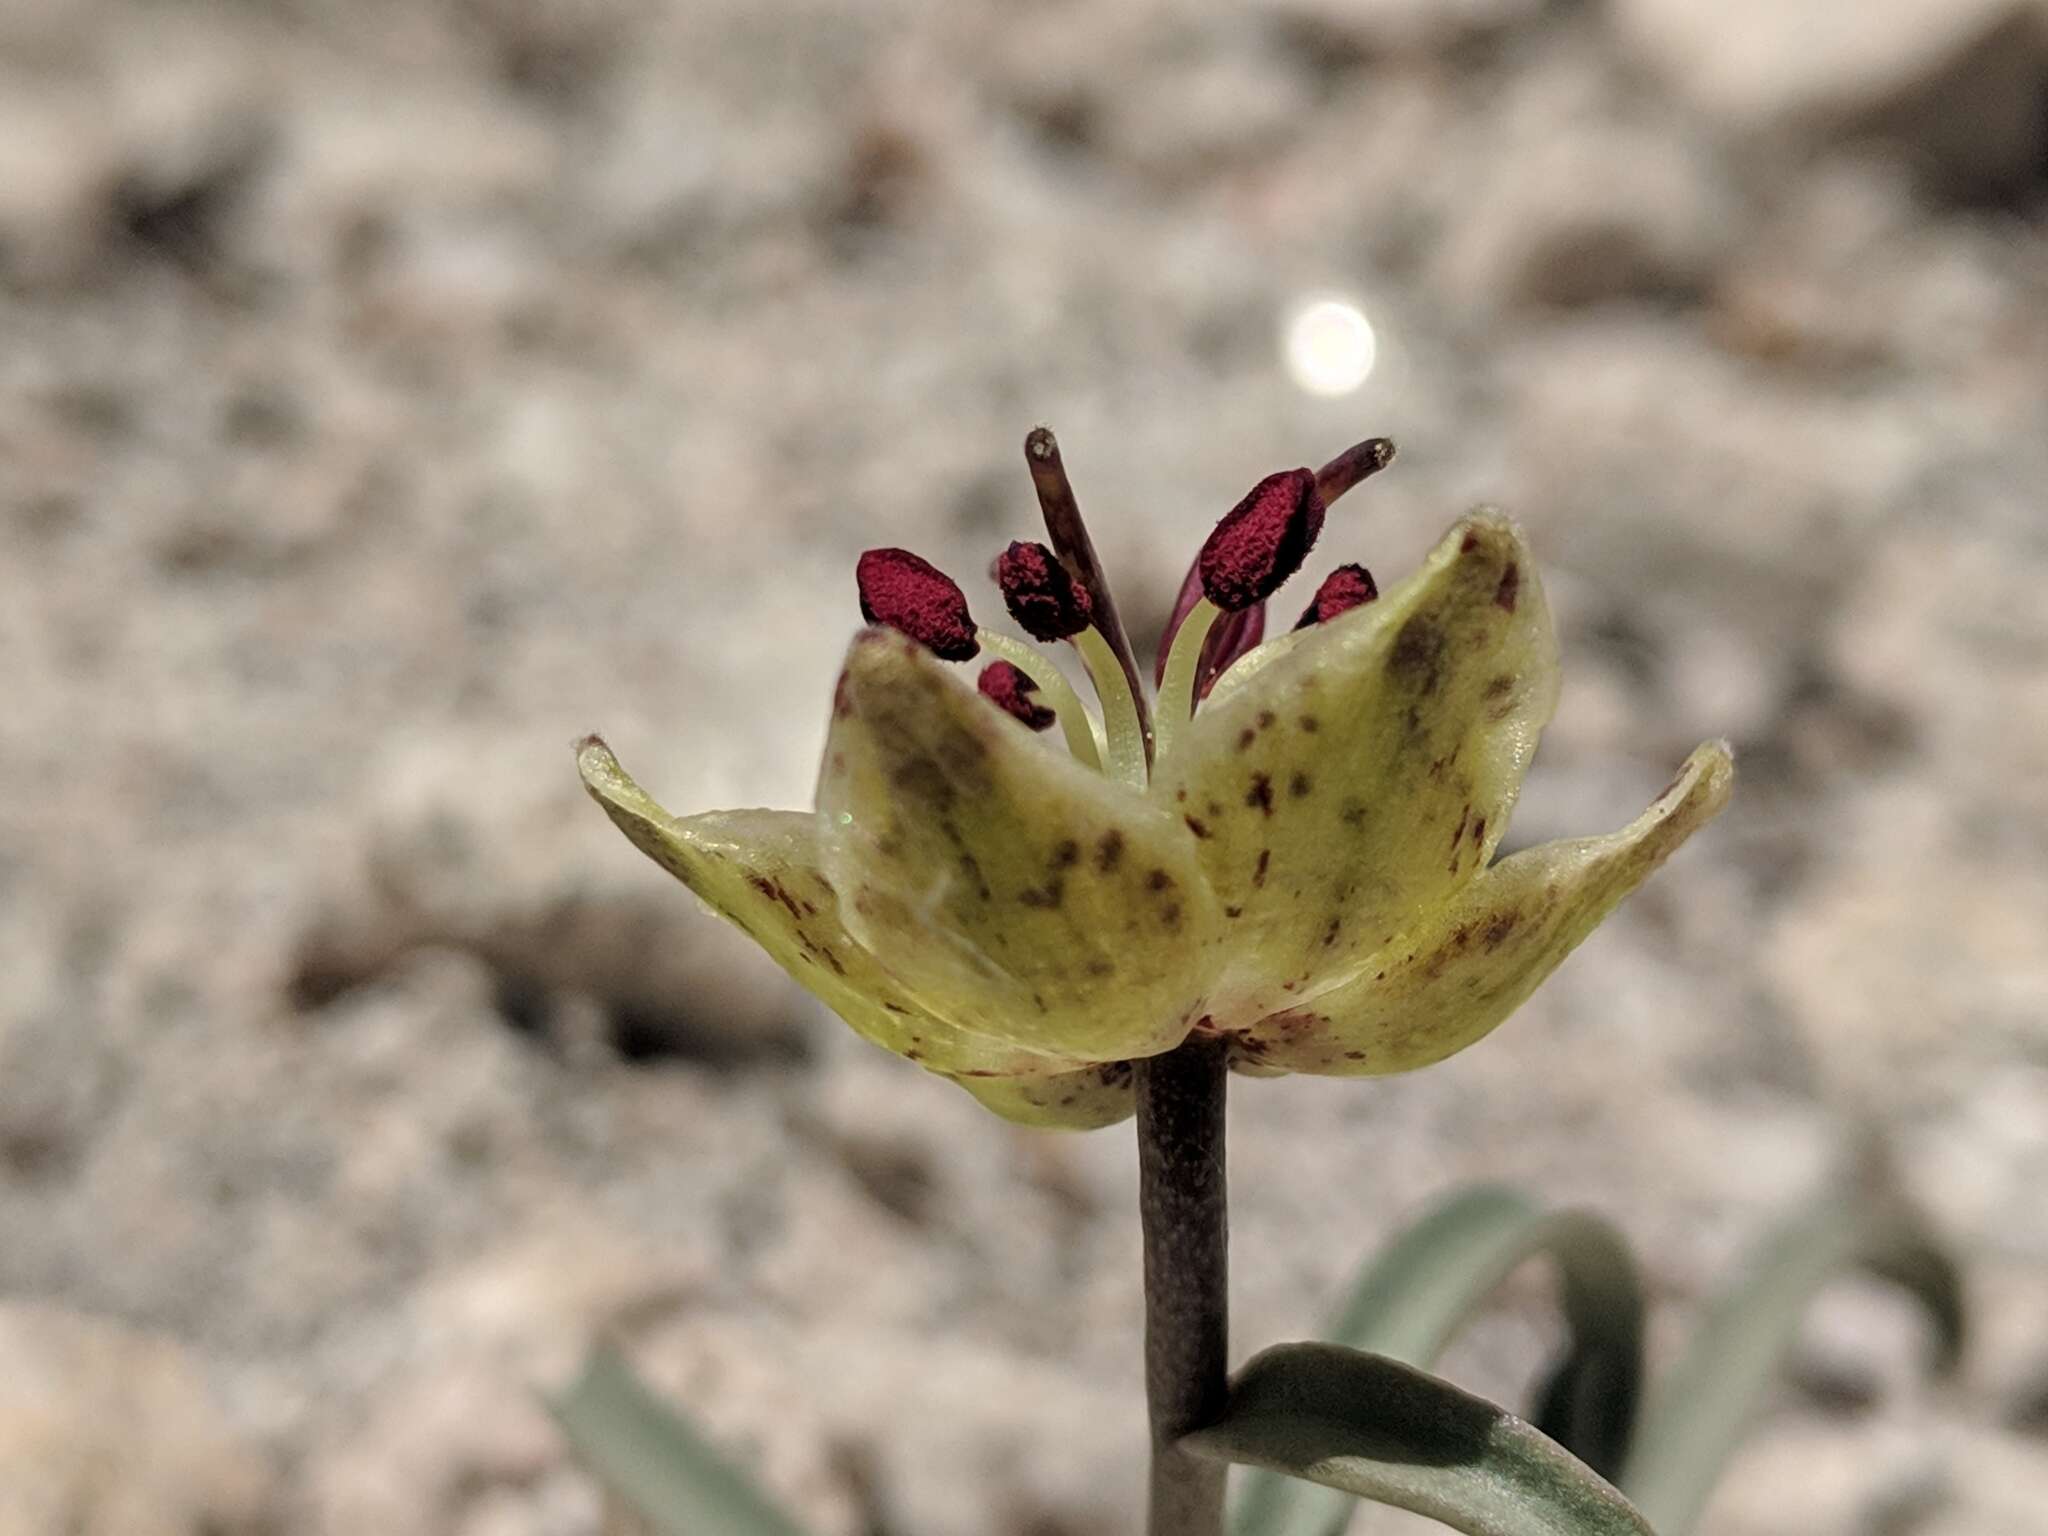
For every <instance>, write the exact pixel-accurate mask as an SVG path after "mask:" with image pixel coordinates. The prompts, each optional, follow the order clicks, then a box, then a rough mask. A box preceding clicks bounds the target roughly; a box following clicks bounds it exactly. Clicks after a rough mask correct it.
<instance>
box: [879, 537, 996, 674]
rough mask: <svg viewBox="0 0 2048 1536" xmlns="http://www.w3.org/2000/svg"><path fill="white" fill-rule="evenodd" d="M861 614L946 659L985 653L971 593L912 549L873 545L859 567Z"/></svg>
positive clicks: (967, 659)
mask: <svg viewBox="0 0 2048 1536" xmlns="http://www.w3.org/2000/svg"><path fill="white" fill-rule="evenodd" d="M854 580H855V581H856V582H857V583H858V584H859V586H860V613H861V617H862V618H864V619H866V620H867V621H868V622H869V623H870V624H886V625H888V626H889V628H891V629H893V630H897V631H899V632H901V633H903V634H906V635H908V636H910V638H911V639H913V640H915V641H917V643H918V644H920V645H922V646H923V647H924V648H925V649H926V650H928V651H930V652H931V653H932V654H933V655H934V656H937V657H939V658H940V659H941V660H944V661H972V660H973V659H974V658H975V657H976V656H977V655H979V654H980V652H981V642H980V641H979V640H977V639H975V637H974V618H973V616H972V615H971V614H970V613H968V611H967V594H966V593H964V592H962V591H961V590H960V588H959V585H958V584H957V583H956V582H955V581H954V580H953V578H952V577H950V576H948V575H947V574H946V573H945V572H944V571H942V570H940V569H939V568H938V567H937V566H935V565H933V564H932V563H931V562H930V561H929V560H925V559H922V558H920V557H919V556H917V555H913V554H912V553H911V552H910V551H909V550H907V549H871V550H869V551H867V552H866V553H865V554H863V555H862V556H861V557H860V563H859V564H858V565H856V566H855V567H854Z"/></svg>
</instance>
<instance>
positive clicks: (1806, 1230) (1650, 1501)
mask: <svg viewBox="0 0 2048 1536" xmlns="http://www.w3.org/2000/svg"><path fill="white" fill-rule="evenodd" d="M1853 1268H1862V1269H1865V1270H1868V1271H1869V1272H1870V1273H1872V1274H1874V1275H1877V1276H1878V1277H1880V1278H1882V1279H1886V1280H1890V1281H1892V1282H1894V1283H1896V1284H1898V1285H1900V1286H1901V1287H1903V1288H1904V1289H1905V1290H1906V1291H1907V1292H1909V1293H1910V1294H1911V1295H1912V1296H1913V1297H1914V1298H1915V1299H1916V1300H1918V1301H1919V1302H1920V1303H1921V1304H1922V1306H1924V1307H1925V1308H1926V1310H1927V1312H1928V1314H1929V1316H1930V1317H1931V1318H1932V1320H1933V1322H1934V1325H1935V1331H1936V1344H1937V1353H1936V1357H1935V1362H1934V1363H1935V1367H1936V1369H1937V1370H1939V1371H1942V1372H1946V1371H1948V1370H1951V1369H1953V1368H1954V1366H1955V1364H1956V1363H1957V1362H1958V1361H1959V1360H1960V1359H1961V1357H1962V1351H1963V1344H1964V1339H1965V1319H1964V1311H1963V1291H1962V1277H1961V1275H1960V1274H1959V1272H1958V1271H1957V1268H1956V1266H1955V1264H1954V1262H1953V1261H1952V1260H1951V1259H1950V1258H1949V1257H1948V1255H1947V1254H1946V1253H1945V1252H1944V1251H1943V1250H1942V1248H1941V1246H1940V1244H1939V1241H1938V1240H1937V1238H1936V1237H1935V1236H1934V1234H1933V1233H1932V1232H1931V1230H1930V1229H1929V1228H1928V1227H1927V1225H1926V1224H1925V1222H1924V1221H1923V1220H1922V1218H1920V1217H1919V1216H1918V1215H1917V1214H1916V1213H1915V1212H1914V1211H1913V1210H1912V1209H1911V1208H1910V1207H1909V1206H1908V1205H1907V1204H1906V1203H1905V1202H1904V1201H1903V1200H1902V1199H1901V1198H1899V1197H1898V1195H1897V1194H1896V1193H1895V1186H1894V1185H1893V1184H1891V1183H1890V1181H1889V1180H1888V1179H1887V1178H1886V1177H1885V1176H1884V1174H1883V1172H1882V1170H1881V1168H1878V1167H1877V1166H1875V1165H1872V1166H1867V1167H1865V1168H1863V1169H1861V1170H1859V1171H1857V1172H1856V1173H1854V1174H1852V1176H1851V1177H1849V1178H1848V1179H1846V1180H1842V1181H1840V1182H1837V1183H1836V1184H1834V1185H1833V1186H1831V1187H1830V1188H1829V1189H1828V1190H1827V1191H1826V1192H1825V1193H1824V1194H1823V1195H1822V1196H1821V1197H1820V1198H1818V1199H1817V1200H1815V1201H1814V1202H1813V1203H1812V1204H1811V1205H1810V1206H1808V1207H1807V1208H1806V1209H1804V1210H1801V1211H1799V1212H1797V1213H1796V1214H1795V1215H1794V1216H1793V1217H1792V1218H1791V1219H1790V1220H1788V1221H1786V1222H1785V1223H1784V1224H1783V1225H1782V1226H1781V1227H1779V1228H1778V1229H1777V1230H1776V1231H1775V1232H1773V1233H1772V1234H1771V1235H1770V1237H1768V1238H1767V1239H1766V1240H1765V1242H1764V1243H1763V1244H1762V1245H1761V1247H1760V1249H1759V1251H1758V1253H1757V1255H1756V1257H1755V1259H1754V1260H1753V1262H1752V1264H1751V1265H1750V1267H1749V1268H1748V1269H1747V1270H1746V1271H1745V1273H1744V1275H1743V1278H1742V1279H1741V1280H1740V1281H1739V1282H1738V1283H1737V1284H1736V1285H1735V1286H1734V1287H1733V1288H1732V1289H1731V1290H1729V1291H1728V1292H1727V1293H1725V1294H1724V1295H1723V1296H1722V1297H1721V1298H1720V1300H1719V1301H1718V1302H1716V1303H1715V1304H1714V1306H1713V1307H1712V1308H1711V1309H1710V1310H1709V1312H1708V1314H1707V1317H1706V1319H1705V1321H1704V1323H1703V1324H1702V1325H1701V1327H1700V1330H1699V1332H1698V1334H1697V1335H1696V1336H1695V1337H1694V1339H1693V1342H1692V1346H1691V1348H1690V1349H1689V1350H1688V1351H1687V1352H1686V1354H1685V1355H1684V1357H1683V1358H1682V1359H1681V1360H1680V1361H1679V1362H1678V1363H1677V1365H1676V1366H1674V1367H1673V1369H1672V1370H1671V1371H1670V1372H1669V1373H1668V1374H1667V1375H1666V1376H1664V1378H1663V1379H1662V1380H1661V1381H1660V1382H1659V1384H1658V1387H1657V1389H1656V1390H1655V1391H1654V1392H1653V1393H1652V1394H1651V1396H1650V1400H1649V1401H1648V1403H1647V1404H1645V1406H1644V1410H1643V1417H1642V1423H1641V1426H1640V1428H1639V1429H1638V1431H1637V1435H1636V1440H1635V1446H1634V1449H1633V1450H1632V1451H1631V1453H1630V1455H1629V1458H1628V1462H1627V1466H1626V1469H1625V1470H1624V1472H1623V1473H1622V1476H1621V1485H1622V1487H1624V1488H1626V1489H1627V1490H1628V1492H1629V1496H1630V1497H1631V1498H1633V1499H1634V1500H1635V1501H1636V1502H1637V1504H1638V1505H1640V1506H1641V1508H1642V1509H1643V1511H1644V1513H1645V1514H1647V1515H1648V1516H1649V1517H1650V1518H1651V1519H1652V1520H1653V1521H1655V1522H1656V1525H1657V1528H1658V1529H1659V1530H1660V1531H1662V1532H1663V1533H1664V1536H1685V1533H1686V1532H1688V1531H1690V1530H1691V1529H1692V1528H1693V1526H1694V1524H1695V1523H1696V1522H1697V1521H1698V1519H1699V1516H1700V1512H1701V1510H1702V1509H1704V1508H1705V1506H1706V1502H1707V1498H1708V1495H1709V1494H1710V1493H1711V1492H1712V1490H1713V1487H1714V1484H1715V1482H1716V1481H1717V1480H1718V1479H1719V1477H1720V1475H1721V1472H1722V1469H1723V1468H1724V1467H1725V1466H1726V1465H1727V1463H1728V1460H1729V1458H1730V1457H1731V1456H1732V1455H1733V1454H1734V1452H1735V1448H1736V1446H1737V1445H1738V1444H1740V1442H1741V1440H1742V1435H1743V1430H1744V1428H1745V1426H1746V1425H1747V1424H1748V1423H1749V1422H1750V1420H1751V1419H1752V1418H1753V1417H1754V1416H1755V1413H1756V1409H1757V1405H1758V1403H1759V1402H1760V1401H1761V1399H1762V1398H1763V1396H1764V1394H1765V1392H1766V1391H1767V1390H1768V1388H1769V1387H1770V1385H1771V1383H1772V1381H1773V1380H1774V1379H1775V1378H1776V1377H1777V1375H1778V1372H1779V1370H1780V1367H1781V1364H1782V1362H1783V1360H1784V1358H1785V1356H1786V1355H1787V1353H1788V1352H1789V1351H1790V1350H1791V1348H1792V1345H1793V1342H1794V1340H1795V1339H1796V1338H1797V1336H1798V1332H1799V1323H1800V1320H1801V1318H1803V1317H1804V1316H1805V1313H1806V1309H1807V1307H1808V1305H1809V1304H1810V1303H1811V1302H1812V1300H1813V1298H1814V1296H1815V1295H1816V1294H1817V1293H1818V1292H1819V1291H1820V1289H1821V1288H1822V1287H1823V1286H1825V1285H1826V1284H1827V1283H1828V1282H1829V1281H1830V1280H1832V1279H1834V1278H1836V1277H1837V1276H1838V1275H1840V1274H1841V1273H1842V1272H1843V1271H1845V1270H1849V1269H1853Z"/></svg>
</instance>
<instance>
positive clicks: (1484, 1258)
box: [1232, 1185, 1644, 1536]
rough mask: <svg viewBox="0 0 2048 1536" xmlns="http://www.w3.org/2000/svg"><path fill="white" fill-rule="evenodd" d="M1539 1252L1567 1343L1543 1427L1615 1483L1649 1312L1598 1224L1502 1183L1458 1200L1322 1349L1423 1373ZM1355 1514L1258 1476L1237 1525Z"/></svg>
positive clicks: (1431, 1216)
mask: <svg viewBox="0 0 2048 1536" xmlns="http://www.w3.org/2000/svg"><path fill="white" fill-rule="evenodd" d="M1538 1254H1543V1255H1547V1256H1548V1257H1550V1258H1551V1259H1552V1260H1553V1261H1554V1262H1555V1263H1556V1265H1557V1267H1558V1270H1559V1272H1560V1276H1561V1281H1562V1285H1561V1290H1562V1299H1563V1302H1564V1310H1565V1317H1566V1322H1567V1325H1568V1327H1569V1329H1570V1334H1571V1342H1570V1344H1569V1345H1568V1346H1567V1349H1566V1351H1565V1353H1564V1355H1563V1356H1562V1358H1561V1359H1560V1361H1559V1363H1558V1365H1557V1367H1556V1368H1555V1370H1554V1373H1553V1375H1552V1377H1551V1380H1550V1382H1549V1383H1548V1385H1547V1387H1546V1389H1545V1392H1544V1397H1545V1399H1546V1413H1544V1414H1540V1415H1539V1416H1538V1420H1539V1423H1540V1425H1541V1427H1542V1428H1543V1430H1544V1431H1545V1432H1546V1433H1548V1434H1550V1435H1552V1437H1553V1438H1556V1439H1557V1440H1559V1441H1560V1443H1562V1444H1563V1445H1564V1446H1565V1448H1566V1449H1568V1450H1570V1451H1572V1452H1573V1453H1574V1454H1575V1455H1577V1456H1580V1457H1581V1458H1583V1459H1585V1460H1586V1461H1587V1462H1588V1463H1589V1464H1590V1465H1592V1466H1593V1467H1594V1468H1595V1470H1597V1471H1599V1472H1600V1473H1602V1474H1603V1475H1605V1476H1612V1475H1613V1473H1614V1470H1615V1469H1616V1468H1617V1467H1618V1465H1619V1463H1620V1462H1621V1460H1622V1457H1623V1455H1624V1454H1625V1452H1626V1449H1627V1446H1626V1441H1627V1433H1628V1430H1629V1428H1630V1427H1631V1426H1632V1423H1633V1420H1634V1410H1635V1406H1636V1402H1637V1400H1638V1397H1639V1395H1640V1387H1641V1381H1642V1369H1643V1364H1642V1362H1643V1314H1644V1302H1643V1295H1642V1285H1641V1281H1640V1278H1639V1277H1638V1274H1637V1271H1636V1266H1635V1262H1634V1260H1633V1259H1632V1258H1631V1256H1630V1254H1629V1250H1628V1246H1627V1244H1626V1243H1625V1241H1624V1240H1623V1239H1622V1237H1621V1235H1620V1233H1619V1232H1617V1231H1616V1230H1615V1229H1614V1228H1613V1227H1612V1226H1610V1225H1609V1224H1608V1223H1606V1222H1605V1221H1603V1220H1601V1219H1600V1218H1599V1217H1597V1216H1594V1215H1592V1214H1590V1213H1588V1212H1583V1211H1555V1212H1546V1211H1544V1210H1542V1209H1541V1208H1540V1207H1538V1206H1537V1205H1536V1204H1535V1203H1534V1202H1533V1201H1531V1200H1529V1199H1528V1198H1527V1197H1526V1196H1524V1195H1522V1194H1520V1193H1519V1192H1517V1191H1515V1190H1513V1189H1510V1188H1507V1187H1505V1186H1501V1185H1478V1186H1475V1187H1473V1188H1471V1189H1467V1190H1464V1191H1461V1192H1459V1193H1458V1194H1455V1195H1453V1196H1452V1197H1451V1198H1450V1199H1448V1200H1445V1201H1444V1202H1442V1203H1441V1204H1439V1205H1438V1206H1437V1207H1435V1208H1434V1209H1433V1210H1431V1211H1429V1212H1428V1213H1427V1214H1425V1215H1424V1216H1423V1217H1422V1218H1421V1219H1420V1220H1418V1221H1416V1222H1415V1223H1414V1224H1412V1225H1411V1226H1410V1227H1408V1228H1407V1230H1406V1231H1404V1232H1403V1233H1401V1234H1400V1235H1399V1236H1398V1237H1397V1238H1396V1239H1395V1240H1394V1241H1393V1242H1392V1243H1390V1244H1388V1245H1387V1246H1386V1247H1385V1248H1383V1249H1382V1250H1381V1251H1380V1252H1379V1254H1378V1255H1377V1256H1376V1257H1375V1258H1374V1259H1373V1260H1372V1262H1371V1263H1369V1264H1367V1265H1366V1266H1365V1267H1364V1268H1363V1269H1362V1270H1361V1272H1360V1274H1359V1277H1358V1280H1357V1281H1356V1283H1355V1284H1354V1286H1353V1289H1352V1294H1351V1298H1350V1300H1349V1302H1348V1303H1347V1304H1346V1305H1345V1307H1344V1309H1343V1311H1342V1312H1341V1313H1340V1314H1339V1317H1338V1320H1337V1322H1336V1324H1335V1326H1334V1327H1333V1328H1332V1329H1331V1331H1330V1340H1331V1342H1333V1343H1337V1344H1343V1345H1347V1346H1349V1347H1351V1348H1353V1349H1358V1350H1363V1351H1365V1352H1367V1353H1370V1354H1376V1355H1384V1356H1387V1357H1389V1358H1391V1359H1394V1360H1398V1361H1400V1362H1402V1363H1403V1364H1407V1365H1412V1366H1417V1367H1427V1366H1429V1365H1430V1364H1432V1363H1433V1362H1434V1361H1435V1359H1436V1357H1437V1355H1438V1354H1439V1353H1440V1352H1441V1351H1442V1350H1443V1348H1444V1346H1445V1345H1446V1344H1448V1343H1449V1342H1450V1340H1451V1338H1452V1336H1453V1335H1454V1334H1455V1333H1456V1332H1457V1330H1458V1328H1459V1327H1460V1325H1462V1324H1463V1323H1464V1322H1465V1321H1466V1319H1468V1318H1469V1317H1470V1316H1471V1315H1472V1314H1473V1312H1474V1311H1476V1310H1477V1309H1478V1308H1479V1307H1480V1306H1481V1305H1482V1304H1483V1303H1484V1301H1485V1300H1486V1298H1487V1296H1488V1295H1490V1294H1491V1293H1492V1291H1493V1290H1494V1289H1495V1287H1497V1286H1498V1285H1499V1284H1500V1283H1501V1281H1503V1280H1504V1279H1506V1278H1507V1276H1508V1275H1509V1273H1510V1272H1512V1271H1513V1270H1514V1269H1515V1268H1516V1267H1517V1266H1519V1265H1520V1264H1522V1263H1523V1262H1524V1261H1525V1260H1527V1259H1529V1258H1532V1257H1535V1256H1536V1255H1538ZM1560 1429H1563V1430H1565V1431H1566V1433H1562V1434H1561V1433H1559V1430H1560ZM1351 1514H1352V1505H1351V1501H1350V1500H1349V1499H1348V1498H1346V1497H1345V1496H1344V1495H1343V1494H1342V1493H1340V1492H1336V1491H1334V1490H1332V1489H1330V1488H1327V1487H1318V1486H1315V1485H1313V1484H1304V1483H1301V1482H1299V1481H1297V1480H1294V1479H1290V1478H1285V1477H1281V1476H1278V1475H1276V1474H1273V1473H1271V1472H1264V1471H1261V1472H1255V1473H1254V1474H1253V1475H1252V1476H1251V1477H1249V1478H1247V1479H1246V1482H1245V1486H1244V1490H1243V1493H1242V1494H1241V1496H1240V1498H1239V1501H1238V1506H1237V1512H1236V1517H1235V1519H1234V1521H1233V1525H1232V1528H1233V1530H1234V1531H1235V1532H1236V1533H1237V1536H1340V1533H1341V1532H1342V1531H1343V1530H1344V1529H1345V1527H1346V1526H1347V1525H1349V1523H1350V1520H1351Z"/></svg>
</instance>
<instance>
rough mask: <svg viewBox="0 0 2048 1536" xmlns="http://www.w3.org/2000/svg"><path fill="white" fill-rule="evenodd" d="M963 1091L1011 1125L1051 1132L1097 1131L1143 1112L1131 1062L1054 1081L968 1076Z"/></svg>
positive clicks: (1064, 1074) (1109, 1064)
mask: <svg viewBox="0 0 2048 1536" xmlns="http://www.w3.org/2000/svg"><path fill="white" fill-rule="evenodd" d="M955 1081H957V1082H958V1083H959V1084H960V1086H961V1087H962V1088H965V1089H966V1090H967V1091H968V1092H969V1093H971V1094H973V1095H974V1096H975V1097H976V1098H977V1099H979V1100H981V1103H982V1107H983V1108H985V1109H990V1110H993V1111H994V1112H995V1113H997V1114H999V1115H1001V1116H1002V1117H1003V1118H1004V1119H1005V1120H1014V1121H1016V1122H1017V1124H1019V1125H1029V1126H1033V1127H1035V1128H1037V1129H1039V1130H1048V1131H1097V1130H1100V1129H1102V1127H1103V1126H1105V1125H1115V1124H1116V1123H1117V1122H1118V1121H1119V1120H1128V1119H1129V1118H1130V1117H1131V1114H1132V1112H1133V1111H1134V1110H1135V1109H1136V1108H1137V1091H1136V1089H1135V1088H1134V1087H1133V1086H1132V1081H1131V1066H1130V1063H1129V1062H1125V1061H1112V1062H1105V1063H1104V1064H1103V1065H1101V1066H1099V1067H1087V1068H1084V1069H1083V1070H1081V1071H1079V1072H1062V1073H1059V1074H1058V1075H1057V1076H1054V1077H962V1078H957V1079H955Z"/></svg>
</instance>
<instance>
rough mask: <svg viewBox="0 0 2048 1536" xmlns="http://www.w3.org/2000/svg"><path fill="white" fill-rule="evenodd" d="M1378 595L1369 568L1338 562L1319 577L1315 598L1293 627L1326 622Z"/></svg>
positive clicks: (1303, 627) (1303, 610)
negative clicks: (1338, 564) (1327, 573)
mask: <svg viewBox="0 0 2048 1536" xmlns="http://www.w3.org/2000/svg"><path fill="white" fill-rule="evenodd" d="M1379 595H1380V589H1379V586H1378V584H1377V583H1375V582H1374V581H1373V579H1372V572H1371V571H1368V570H1367V569H1366V568H1365V567H1364V566H1362V565H1340V566H1338V567H1337V569H1335V570H1334V571H1332V572H1330V574H1329V575H1327V576H1325V577H1324V578H1323V584H1322V585H1321V586H1320V587H1317V588H1316V595H1315V600H1314V601H1313V602H1311V603H1310V604H1309V605H1308V606H1307V607H1306V608H1304V609H1302V611H1301V618H1300V620H1299V621H1298V622H1297V623H1296V624H1295V626H1294V627H1295V628H1296V629H1307V628H1308V627H1309V625H1311V624H1327V623H1329V622H1330V620H1332V619H1334V618H1336V617H1337V615H1338V614H1340V613H1349V612H1350V611H1351V610H1352V609H1354V608H1359V607H1363V606H1364V605H1365V604H1367V603H1369V602H1371V601H1372V600H1373V599H1374V598H1376V597H1378V596H1379Z"/></svg>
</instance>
